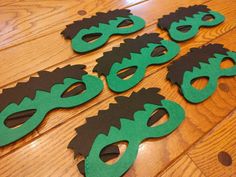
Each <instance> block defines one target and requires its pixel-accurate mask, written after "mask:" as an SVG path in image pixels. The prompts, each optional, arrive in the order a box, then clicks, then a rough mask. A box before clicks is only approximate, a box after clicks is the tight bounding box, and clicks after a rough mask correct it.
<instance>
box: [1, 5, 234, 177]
mask: <svg viewBox="0 0 236 177" xmlns="http://www.w3.org/2000/svg"><path fill="white" fill-rule="evenodd" d="M193 4H206V5H207V6H208V7H209V8H211V9H212V10H215V11H218V12H220V13H222V14H224V16H225V22H224V23H222V24H221V25H219V26H217V27H213V28H202V29H201V30H200V32H199V33H198V35H197V36H196V37H195V38H194V39H192V40H189V41H187V42H183V43H181V44H180V46H181V52H180V54H179V56H181V55H183V54H185V53H186V52H187V51H188V50H189V49H190V48H191V47H199V46H201V45H203V44H206V43H209V42H211V43H222V44H224V45H225V47H226V48H229V49H230V50H234V51H236V15H235V14H236V1H235V0H224V1H222V0H194V1H193V0H181V1H180V0H69V1H62V0H37V1H35V0H2V1H0V89H1V91H2V89H4V88H8V87H12V86H14V85H15V84H16V83H17V82H22V81H27V80H28V79H29V77H30V76H33V75H36V73H37V72H38V71H40V70H53V69H55V68H56V67H60V66H65V65H68V64H86V65H87V68H86V70H87V71H88V72H89V73H92V69H93V67H94V65H95V63H96V62H95V60H96V58H98V57H100V56H101V55H102V53H103V52H104V51H107V50H110V49H111V48H112V47H114V46H118V45H119V43H121V42H122V41H123V39H124V38H126V37H135V36H137V35H140V34H143V33H147V32H157V33H160V34H161V36H162V37H165V38H166V39H168V36H167V33H166V32H165V31H162V30H160V29H159V28H157V25H156V23H157V19H158V18H160V17H161V16H162V15H164V14H167V13H169V12H171V11H174V10H175V9H176V8H178V7H180V6H189V5H193ZM117 8H129V9H130V10H131V11H132V12H133V13H134V14H135V15H138V16H140V17H142V18H144V19H145V20H146V28H145V29H143V30H142V31H140V32H138V33H135V34H132V35H128V36H114V37H112V38H111V39H110V40H109V43H107V45H105V46H104V47H102V48H101V49H99V50H97V51H94V52H91V53H88V54H86V55H83V56H81V55H79V54H76V53H74V52H73V50H72V49H71V44H70V41H66V40H65V39H64V38H63V37H62V36H61V35H60V32H61V31H62V30H63V29H64V27H65V25H66V24H69V23H71V22H73V21H74V20H77V19H81V18H84V17H89V16H91V15H93V14H94V13H95V12H97V11H107V10H110V9H117ZM177 58H178V57H177ZM167 65H168V64H166V65H160V66H151V67H149V68H148V70H147V72H146V76H145V79H144V80H143V81H142V82H141V83H140V84H139V85H137V86H136V87H135V88H134V89H132V90H130V91H127V92H125V93H122V94H120V95H129V94H130V93H131V92H132V91H137V90H139V89H140V88H142V87H145V88H148V87H160V88H161V89H162V90H161V94H163V95H164V96H165V97H166V98H167V99H170V100H173V101H176V102H178V103H179V104H181V105H182V106H183V107H184V109H185V111H186V118H185V121H184V122H183V123H182V125H181V126H180V127H179V128H178V129H177V130H176V131H175V132H174V133H172V134H171V135H169V136H167V137H166V138H162V139H159V140H152V141H146V142H144V143H142V145H140V150H139V153H138V157H137V159H136V161H135V163H134V165H133V166H132V168H131V169H130V170H129V171H128V172H127V173H126V174H125V175H124V176H125V177H134V176H135V177H136V176H137V177H154V176H165V177H170V176H174V177H178V176H186V177H189V176H199V177H200V176H205V177H208V176H209V177H210V176H215V177H223V176H226V177H228V176H236V128H235V127H236V77H231V78H220V79H219V81H218V88H217V90H216V91H215V93H214V94H213V95H212V96H211V98H209V99H208V100H206V101H205V102H203V103H201V104H196V105H193V104H190V103H187V102H186V101H185V100H184V99H183V97H182V96H181V95H180V94H179V93H178V88H177V86H175V85H171V84H170V82H168V81H166V79H165V77H166V73H167V69H166V66H167ZM92 74H93V75H96V73H92ZM102 79H103V81H104V78H102ZM203 84H204V82H203V81H199V82H198V83H197V85H199V86H201V85H203ZM104 85H105V88H104V90H103V92H102V94H100V95H99V96H98V97H97V98H96V99H93V100H92V101H90V102H88V103H86V104H84V105H82V106H80V107H77V108H74V109H70V110H55V111H53V112H51V113H50V114H49V115H48V116H47V117H46V118H45V119H44V121H43V123H42V124H41V125H40V126H39V127H38V128H37V129H36V130H35V131H33V132H32V133H30V134H29V135H28V136H26V137H25V138H23V139H21V140H19V141H17V142H15V143H12V144H11V145H8V146H6V147H3V148H0V177H8V176H11V177H29V176H30V177H49V176H51V177H62V176H63V177H67V176H73V177H75V176H81V175H80V173H79V172H78V170H77V167H76V165H77V163H78V161H79V160H80V159H81V157H78V159H74V158H73V152H72V151H71V150H68V149H67V145H68V143H69V141H70V140H71V139H72V137H73V136H74V135H75V131H74V129H75V128H76V127H78V126H80V125H81V124H83V123H84V120H85V118H86V117H90V116H93V115H96V114H97V112H98V110H100V109H107V108H108V105H109V103H112V102H114V96H117V94H114V93H112V92H111V91H109V90H108V88H107V86H106V83H105V81H104ZM0 136H1V135H0ZM222 151H223V152H227V153H228V154H229V155H230V156H231V158H232V159H233V162H232V165H230V166H225V165H223V164H222V163H221V162H220V161H219V160H218V154H219V153H220V152H222Z"/></svg>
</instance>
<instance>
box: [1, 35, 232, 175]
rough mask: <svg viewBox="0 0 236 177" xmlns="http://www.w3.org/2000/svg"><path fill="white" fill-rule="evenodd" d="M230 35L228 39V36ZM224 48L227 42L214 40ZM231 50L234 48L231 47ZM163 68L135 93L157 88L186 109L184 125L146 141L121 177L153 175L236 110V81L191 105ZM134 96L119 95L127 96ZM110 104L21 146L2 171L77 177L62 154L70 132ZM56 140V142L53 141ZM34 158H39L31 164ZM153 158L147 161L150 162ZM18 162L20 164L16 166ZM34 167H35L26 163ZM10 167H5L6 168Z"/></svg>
mask: <svg viewBox="0 0 236 177" xmlns="http://www.w3.org/2000/svg"><path fill="white" fill-rule="evenodd" d="M229 36H232V35H229ZM217 40H220V41H221V42H222V43H227V41H228V40H229V38H228V37H227V36H226V37H225V36H222V37H221V38H218V39H217ZM231 47H233V46H231ZM166 72H167V71H166V68H163V69H161V70H159V71H158V72H155V73H152V74H151V75H150V76H148V77H146V78H145V80H144V81H143V82H141V83H140V84H139V85H138V86H137V87H135V88H134V91H137V90H139V89H140V88H142V87H146V88H148V87H154V86H155V87H160V88H161V89H162V90H161V94H163V95H164V96H166V98H167V99H170V100H173V101H176V102H178V103H179V104H181V106H183V107H184V108H185V111H186V118H185V121H184V122H183V124H182V125H181V126H180V127H179V128H178V129H177V130H176V131H175V132H174V133H173V134H171V135H169V136H167V137H165V138H163V139H158V140H149V141H146V142H144V143H142V144H141V145H140V148H139V153H138V157H137V159H136V161H135V163H134V165H133V167H132V168H131V169H130V171H129V173H127V175H125V176H137V177H143V176H154V175H156V174H157V173H158V172H160V171H161V170H162V169H163V168H165V167H167V166H168V164H169V163H170V162H171V161H172V160H173V159H176V158H177V157H178V156H179V155H180V154H181V153H183V152H184V151H185V150H186V149H188V148H189V147H190V146H191V145H192V144H193V143H194V142H196V141H197V140H198V139H199V138H200V137H202V136H203V135H204V134H205V133H206V132H208V131H209V130H211V129H212V128H213V127H214V126H215V125H216V124H217V123H218V122H219V121H221V120H223V119H224V118H225V117H226V115H227V114H229V112H231V111H232V110H233V109H234V108H235V106H236V102H235V99H236V92H235V90H236V82H235V78H234V77H231V78H221V79H219V84H224V85H226V86H227V87H228V91H225V90H221V89H220V88H217V90H216V92H215V93H214V94H213V96H212V97H211V98H209V99H208V100H206V101H205V102H203V103H201V104H196V105H193V104H189V103H187V102H186V101H185V100H184V99H183V98H182V96H180V95H179V94H178V89H177V87H176V86H174V85H171V84H170V83H169V82H166V81H165V76H166ZM131 92H132V91H128V92H126V93H123V94H122V95H129V94H130V93H131ZM111 102H114V98H113V97H110V98H109V99H107V100H106V101H104V102H102V103H99V104H95V105H94V106H92V107H90V108H89V109H88V110H86V111H84V112H82V113H80V114H79V115H77V116H75V117H74V118H73V119H70V120H69V121H67V122H65V123H63V124H61V125H59V126H57V127H55V128H53V129H51V130H50V131H49V132H47V133H46V134H43V135H42V136H41V137H40V138H37V139H36V140H34V141H33V142H31V143H29V144H27V145H25V146H23V147H21V148H20V149H18V150H16V151H14V152H12V153H10V154H9V155H7V156H5V157H3V158H1V159H0V169H2V172H3V175H4V176H14V175H16V174H17V175H18V176H58V175H62V174H63V175H65V176H79V173H78V172H77V173H76V171H77V167H76V163H77V162H78V160H79V159H81V157H78V159H76V160H73V152H72V151H70V150H68V149H66V147H67V145H68V143H69V141H70V140H71V138H72V137H73V136H74V135H75V131H74V129H75V128H76V127H78V126H80V125H81V124H83V123H84V119H85V118H86V117H89V116H93V115H96V114H97V111H98V110H100V109H107V108H108V103H111ZM55 137H56V138H55ZM34 159H37V161H35V160H34ZM150 159H151V160H150ZM19 162H21V163H19ZM30 162H34V163H30ZM4 164H8V165H4Z"/></svg>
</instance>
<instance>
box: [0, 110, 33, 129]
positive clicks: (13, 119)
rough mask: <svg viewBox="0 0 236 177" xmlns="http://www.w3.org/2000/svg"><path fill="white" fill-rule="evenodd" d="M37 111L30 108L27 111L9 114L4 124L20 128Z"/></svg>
mask: <svg viewBox="0 0 236 177" xmlns="http://www.w3.org/2000/svg"><path fill="white" fill-rule="evenodd" d="M35 112H36V110H35V109H30V110H26V111H20V112H16V113H13V114H12V115H10V116H8V117H7V119H5V121H4V124H5V125H6V126H7V127H8V128H18V127H20V126H21V125H22V124H24V123H25V122H26V121H27V120H29V119H30V118H31V117H32V116H33V115H34V113H35Z"/></svg>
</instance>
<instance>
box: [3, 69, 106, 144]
mask: <svg viewBox="0 0 236 177" xmlns="http://www.w3.org/2000/svg"><path fill="white" fill-rule="evenodd" d="M84 67H85V66H83V65H74V66H70V65H68V66H66V67H64V68H57V69H56V70H54V71H53V72H47V71H41V72H39V73H38V74H39V77H32V78H30V80H29V81H28V82H26V83H19V84H17V86H16V87H14V88H10V89H6V90H3V93H2V94H1V95H0V100H1V103H2V104H1V107H0V111H1V112H0V134H1V136H0V146H4V145H7V144H9V143H11V142H14V141H16V140H18V139H20V138H22V137H24V136H25V135H27V134H28V133H30V132H31V131H33V130H34V129H35V128H36V127H37V126H38V125H39V124H40V123H41V122H42V120H43V119H44V118H45V116H46V115H47V113H48V112H50V111H51V110H54V109H56V108H72V107H75V106H79V105H81V104H83V103H85V102H87V101H89V100H90V99H92V98H94V97H95V96H97V95H98V94H99V93H100V92H101V91H102V89H103V84H102V81H101V80H100V79H98V78H97V77H95V76H91V75H88V74H87V73H86V72H85V71H84V70H83V68H84ZM77 84H80V85H79V86H78V85H77ZM72 87H74V88H73V89H70V88H72ZM68 89H70V90H68Z"/></svg>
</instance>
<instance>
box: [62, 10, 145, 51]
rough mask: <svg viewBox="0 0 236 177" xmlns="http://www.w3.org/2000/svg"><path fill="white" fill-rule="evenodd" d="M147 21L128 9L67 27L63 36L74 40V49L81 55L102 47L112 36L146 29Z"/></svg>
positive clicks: (94, 17)
mask: <svg viewBox="0 0 236 177" xmlns="http://www.w3.org/2000/svg"><path fill="white" fill-rule="evenodd" d="M144 26H145V21H144V20H143V19H142V18H140V17H138V16H135V15H133V14H132V13H130V10H128V9H121V10H119V9H117V10H113V11H109V12H107V13H104V12H97V13H96V15H95V16H92V17H90V18H84V19H82V20H79V21H75V22H74V23H73V24H70V25H67V27H66V28H65V30H64V31H62V35H63V36H64V37H65V38H66V39H71V40H72V48H73V49H74V50H75V51H76V52H79V53H84V52H89V51H92V50H95V49H97V48H99V47H102V46H103V45H104V44H105V43H106V42H107V41H108V40H109V38H110V37H111V36H112V35H125V34H131V33H134V32H137V31H139V30H141V29H142V28H144Z"/></svg>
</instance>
